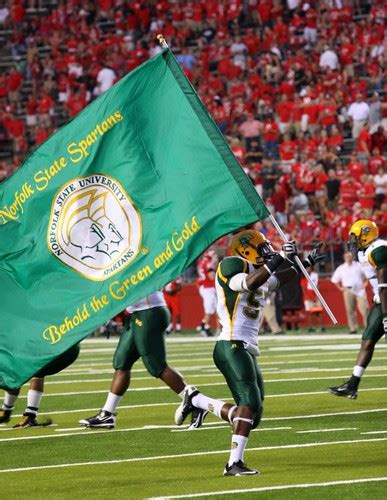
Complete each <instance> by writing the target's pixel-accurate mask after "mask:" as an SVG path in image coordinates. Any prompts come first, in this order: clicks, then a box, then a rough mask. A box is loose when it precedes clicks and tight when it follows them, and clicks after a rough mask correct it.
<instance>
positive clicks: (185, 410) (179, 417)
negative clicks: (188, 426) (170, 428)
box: [175, 385, 199, 425]
mask: <svg viewBox="0 0 387 500" xmlns="http://www.w3.org/2000/svg"><path fill="white" fill-rule="evenodd" d="M197 394H199V391H198V390H197V389H196V387H194V386H193V385H187V386H186V387H185V389H184V396H183V401H182V402H181V403H180V405H179V406H178V408H177V410H176V412H175V423H176V425H181V424H182V423H183V422H184V420H185V419H186V418H187V416H188V415H189V414H190V413H191V412H192V411H193V410H194V409H195V406H193V404H192V398H193V397H194V396H196V395H197Z"/></svg>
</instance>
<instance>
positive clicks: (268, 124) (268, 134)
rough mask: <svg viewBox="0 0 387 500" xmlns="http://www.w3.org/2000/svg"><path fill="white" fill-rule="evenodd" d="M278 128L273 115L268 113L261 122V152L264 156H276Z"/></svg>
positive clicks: (272, 157)
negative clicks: (266, 117)
mask: <svg viewBox="0 0 387 500" xmlns="http://www.w3.org/2000/svg"><path fill="white" fill-rule="evenodd" d="M279 135H280V130H279V127H278V124H277V122H276V121H274V117H273V116H272V115H270V116H269V117H268V119H267V120H266V121H265V122H264V124H263V141H264V142H263V153H264V156H265V158H271V159H277V158H278V140H279Z"/></svg>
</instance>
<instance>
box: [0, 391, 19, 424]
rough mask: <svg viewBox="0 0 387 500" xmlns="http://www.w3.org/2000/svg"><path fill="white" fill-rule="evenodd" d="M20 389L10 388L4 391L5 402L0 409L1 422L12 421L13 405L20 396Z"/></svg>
mask: <svg viewBox="0 0 387 500" xmlns="http://www.w3.org/2000/svg"><path fill="white" fill-rule="evenodd" d="M19 392H20V389H14V390H12V389H9V390H8V391H5V392H4V399H3V404H2V406H1V410H0V424H6V423H7V422H9V421H10V418H11V414H12V411H13V407H14V405H15V403H16V400H17V398H18V396H19Z"/></svg>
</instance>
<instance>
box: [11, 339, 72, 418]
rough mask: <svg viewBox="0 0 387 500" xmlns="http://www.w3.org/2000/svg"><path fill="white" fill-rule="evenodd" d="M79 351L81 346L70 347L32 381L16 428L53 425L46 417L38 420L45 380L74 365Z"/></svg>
mask: <svg viewBox="0 0 387 500" xmlns="http://www.w3.org/2000/svg"><path fill="white" fill-rule="evenodd" d="M79 351H80V347H79V344H76V345H74V346H72V347H70V348H69V349H67V351H65V352H64V353H62V354H60V355H59V356H57V357H56V358H55V359H53V360H52V361H50V362H49V363H48V364H47V365H46V366H44V367H43V368H42V369H41V370H39V371H38V372H37V373H36V374H35V376H34V377H33V378H32V379H31V380H30V387H29V390H28V392H27V406H26V409H25V410H24V412H23V415H22V417H21V419H20V421H19V422H18V423H17V424H16V425H15V426H14V427H15V428H25V427H45V426H47V425H51V424H52V420H51V418H47V417H45V418H43V419H40V420H39V421H38V420H37V415H38V412H39V407H40V403H41V401H42V398H43V393H44V379H45V377H48V376H50V375H55V374H56V373H59V372H61V371H62V370H64V369H65V368H67V367H68V366H70V365H71V364H73V363H74V361H75V360H76V359H77V358H78V356H79Z"/></svg>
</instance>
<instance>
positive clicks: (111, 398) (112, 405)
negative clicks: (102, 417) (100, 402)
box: [102, 392, 122, 413]
mask: <svg viewBox="0 0 387 500" xmlns="http://www.w3.org/2000/svg"><path fill="white" fill-rule="evenodd" d="M121 398H122V396H117V394H114V393H113V392H109V394H108V396H107V398H106V402H105V404H104V406H103V408H102V411H108V412H110V413H115V412H116V408H117V406H118V405H119V404H120V401H121Z"/></svg>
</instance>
